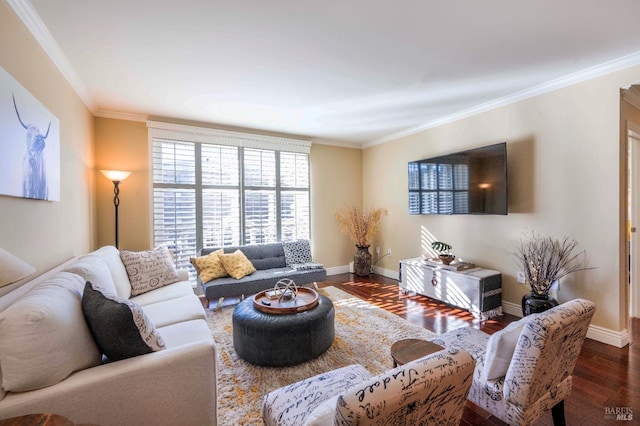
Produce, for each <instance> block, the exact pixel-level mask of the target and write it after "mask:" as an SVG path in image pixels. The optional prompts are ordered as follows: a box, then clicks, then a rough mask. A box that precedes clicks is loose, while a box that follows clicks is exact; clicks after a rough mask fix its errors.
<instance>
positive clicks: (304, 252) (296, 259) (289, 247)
mask: <svg viewBox="0 0 640 426" xmlns="http://www.w3.org/2000/svg"><path fill="white" fill-rule="evenodd" d="M282 250H283V251H284V258H285V261H286V262H287V266H291V265H294V264H302V263H311V262H312V259H311V245H310V244H309V240H293V241H283V242H282Z"/></svg>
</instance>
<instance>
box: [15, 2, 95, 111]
mask: <svg viewBox="0 0 640 426" xmlns="http://www.w3.org/2000/svg"><path fill="white" fill-rule="evenodd" d="M7 3H8V4H9V6H11V8H12V9H13V11H14V12H15V13H16V15H17V16H18V18H20V20H21V21H22V23H23V24H24V25H25V26H26V27H27V29H28V30H29V32H31V35H33V37H34V38H35V39H36V41H37V42H38V44H40V47H42V50H44V52H45V53H46V54H47V55H48V56H49V58H50V59H51V61H53V63H54V65H55V66H56V67H57V68H58V70H59V71H60V73H61V74H62V75H63V77H64V78H65V79H66V80H67V82H69V84H70V85H71V87H72V88H73V90H74V91H75V92H76V93H77V94H78V96H79V97H80V99H81V100H82V102H84V104H85V105H86V106H87V108H89V110H90V111H91V112H92V113H94V111H95V110H96V105H95V102H93V99H91V96H89V93H88V92H87V89H86V87H85V85H84V83H82V81H81V80H80V78H79V77H78V74H77V73H76V70H75V69H74V68H73V67H72V66H71V63H70V62H69V60H68V59H67V57H66V56H65V54H64V53H62V49H60V46H58V43H56V41H55V40H54V39H53V36H52V35H51V33H50V32H49V29H47V27H46V26H45V25H44V22H42V19H40V16H39V15H38V13H37V12H36V11H35V9H34V8H33V6H32V5H31V3H30V2H29V0H7Z"/></svg>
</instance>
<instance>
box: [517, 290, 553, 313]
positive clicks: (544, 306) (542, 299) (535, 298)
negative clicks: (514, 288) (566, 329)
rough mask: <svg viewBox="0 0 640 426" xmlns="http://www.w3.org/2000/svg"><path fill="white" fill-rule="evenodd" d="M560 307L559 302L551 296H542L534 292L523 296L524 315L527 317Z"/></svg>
mask: <svg viewBox="0 0 640 426" xmlns="http://www.w3.org/2000/svg"><path fill="white" fill-rule="evenodd" d="M558 305H559V303H558V301H557V300H556V299H554V298H553V297H551V296H549V295H541V294H536V293H534V292H531V293H527V294H525V295H524V296H522V315H523V316H525V317H526V316H527V315H531V314H537V313H539V312H544V311H547V310H549V309H551V308H553V307H554V306H558Z"/></svg>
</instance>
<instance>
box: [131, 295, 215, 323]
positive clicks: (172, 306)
mask: <svg viewBox="0 0 640 426" xmlns="http://www.w3.org/2000/svg"><path fill="white" fill-rule="evenodd" d="M142 310H143V311H144V313H145V314H146V315H147V318H149V320H150V321H151V323H152V324H153V325H155V326H156V328H160V327H164V326H166V325H171V324H175V323H178V322H182V321H190V320H196V319H205V314H204V308H203V307H202V303H201V302H200V299H198V296H196V295H195V294H193V293H192V294H189V295H186V296H182V297H178V298H177V299H170V300H163V301H161V302H157V303H151V304H149V305H144V306H142Z"/></svg>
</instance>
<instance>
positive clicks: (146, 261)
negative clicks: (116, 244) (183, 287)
mask: <svg viewBox="0 0 640 426" xmlns="http://www.w3.org/2000/svg"><path fill="white" fill-rule="evenodd" d="M120 258H121V259H122V263H124V267H125V269H126V270H127V275H129V281H130V282H131V295H132V296H137V295H139V294H142V293H146V292H148V291H151V290H155V289H156V288H160V287H164V286H165V285H169V284H173V283H175V282H177V281H180V278H179V277H178V271H176V267H175V266H174V265H173V260H172V259H171V253H170V252H169V249H167V248H166V247H158V248H156V249H155V250H147V251H139V252H134V251H127V250H122V251H121V252H120Z"/></svg>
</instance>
